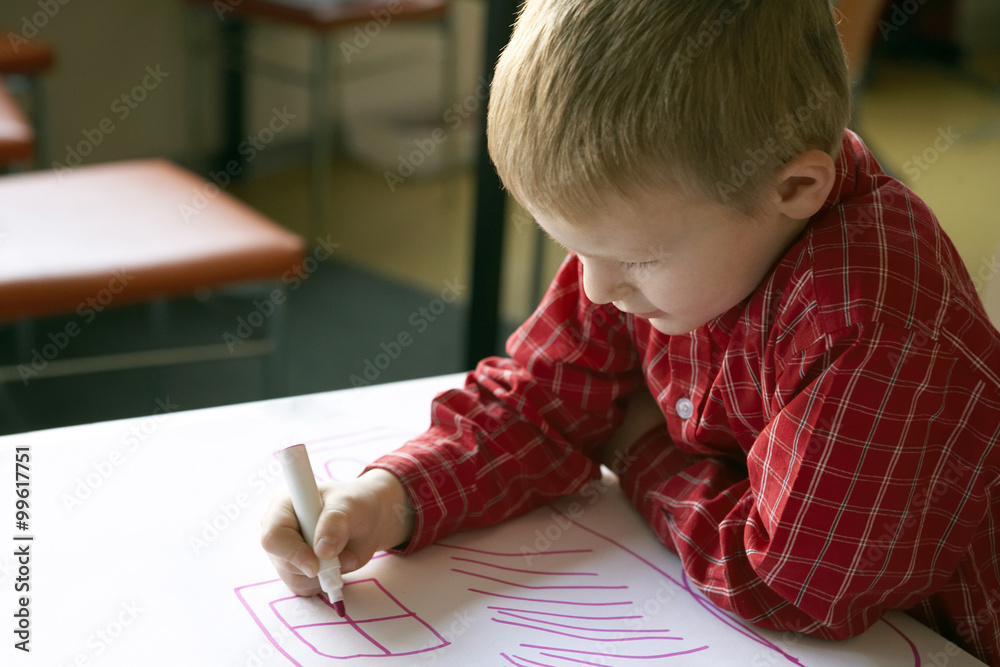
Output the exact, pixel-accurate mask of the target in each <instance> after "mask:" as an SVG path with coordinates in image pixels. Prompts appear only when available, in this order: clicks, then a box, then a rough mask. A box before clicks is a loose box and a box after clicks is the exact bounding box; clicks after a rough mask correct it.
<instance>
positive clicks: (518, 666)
mask: <svg viewBox="0 0 1000 667" xmlns="http://www.w3.org/2000/svg"><path fill="white" fill-rule="evenodd" d="M500 657H501V658H503V659H504V660H506V661H507V662H509V663H510V664H512V665H514V667H528V665H525V664H523V662H528V663H531V664H532V665H539V667H556V666H555V665H546V664H545V663H541V662H535V661H534V660H525V659H524V658H522V657H521V656H519V655H515V656H514V658H517V659H518V660H521V661H522V662H517V661H515V660H514V658H512V657H510V656H509V655H507V654H506V653H501V654H500Z"/></svg>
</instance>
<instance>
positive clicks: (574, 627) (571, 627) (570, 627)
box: [493, 611, 670, 634]
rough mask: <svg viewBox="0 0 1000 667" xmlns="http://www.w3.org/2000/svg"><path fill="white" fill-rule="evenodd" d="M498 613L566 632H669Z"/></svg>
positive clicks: (662, 629) (666, 630)
mask: <svg viewBox="0 0 1000 667" xmlns="http://www.w3.org/2000/svg"><path fill="white" fill-rule="evenodd" d="M500 613H501V614H506V615H507V616H512V617H514V618H518V619H520V620H522V621H530V622H532V623H543V624H545V625H554V626H556V627H557V628H566V629H567V630H590V631H591V632H634V633H643V634H649V633H651V632H670V629H669V628H657V629H655V630H645V629H640V630H626V629H623V628H587V627H584V626H580V625H566V624H565V623H556V622H555V621H543V620H542V619H540V618H531V617H530V616H522V615H520V614H515V613H513V612H510V611H501V612H500ZM493 620H496V619H493Z"/></svg>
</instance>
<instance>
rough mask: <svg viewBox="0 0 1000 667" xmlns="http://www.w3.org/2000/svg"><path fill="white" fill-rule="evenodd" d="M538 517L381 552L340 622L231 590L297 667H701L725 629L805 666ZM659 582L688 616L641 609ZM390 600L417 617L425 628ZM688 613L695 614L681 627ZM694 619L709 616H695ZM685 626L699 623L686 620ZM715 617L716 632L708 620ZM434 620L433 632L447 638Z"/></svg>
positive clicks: (780, 659) (321, 604)
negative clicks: (408, 551) (341, 665)
mask: <svg viewBox="0 0 1000 667" xmlns="http://www.w3.org/2000/svg"><path fill="white" fill-rule="evenodd" d="M405 438H406V434H403V433H400V432H396V431H392V430H390V429H385V428H381V427H379V428H376V429H372V430H367V431H361V432H357V433H353V434H347V435H343V436H337V437H332V438H328V439H326V440H323V441H316V442H315V443H310V452H311V453H312V454H314V460H317V461H323V462H324V465H322V467H321V468H318V469H317V476H318V477H322V476H325V478H326V479H347V478H349V477H353V476H354V475H357V474H358V473H359V472H360V471H361V470H362V469H363V466H364V463H363V462H364V461H366V460H371V454H372V451H371V449H370V448H371V447H373V446H376V445H377V446H378V448H379V449H385V450H389V449H392V448H395V446H397V445H398V444H400V443H401V442H402V441H403V440H405ZM605 500H606V501H607V502H608V503H611V504H609V505H608V506H607V510H606V511H607V516H610V515H611V514H613V512H615V511H617V510H618V509H621V510H622V511H624V510H625V509H626V508H627V504H626V502H625V501H624V499H617V498H615V497H608V498H605ZM614 503H618V504H620V505H621V508H616V507H615V505H614ZM602 507H603V505H602ZM596 508H597V506H595V512H596V511H597V510H596ZM548 509H549V512H551V513H549V512H546V513H545V514H546V515H547V516H549V518H548V519H546V517H545V516H542V515H541V514H538V515H536V517H535V518H534V519H532V518H530V517H526V518H525V520H526V521H528V522H529V523H527V524H526V525H525V526H523V527H518V526H516V525H513V524H508V525H505V526H498V527H496V528H494V529H491V530H490V531H485V532H478V533H470V534H464V535H456V536H455V537H454V538H453V539H451V540H449V542H452V543H440V542H439V543H438V544H436V545H434V546H432V547H429V548H427V549H426V550H424V552H422V553H421V554H418V555H415V556H412V557H409V558H406V559H398V560H397V559H395V558H392V559H390V560H391V561H392V562H390V561H389V560H383V559H385V558H387V556H388V554H384V553H382V554H377V555H376V556H375V557H374V559H373V560H374V561H380V564H379V565H376V566H375V568H374V571H372V570H367V569H366V570H364V571H362V572H361V573H359V574H363V573H364V572H368V573H369V576H368V578H365V579H360V580H357V581H352V582H348V583H347V584H346V586H345V594H348V595H349V603H348V605H347V607H348V617H347V618H340V617H339V616H337V614H336V612H335V611H334V610H333V608H332V607H331V606H330V605H329V604H328V603H327V602H326V601H325V600H324V599H322V598H299V597H296V596H294V595H291V594H290V592H289V591H288V589H287V588H286V587H285V585H284V583H283V582H282V581H281V580H280V579H277V580H271V581H265V582H260V583H256V584H251V585H248V586H242V587H239V588H237V589H236V594H237V596H238V597H239V599H240V601H241V602H242V604H243V606H244V607H245V608H246V609H247V611H248V612H249V614H250V616H251V617H252V618H253V620H254V622H255V623H256V624H257V625H258V626H259V627H260V629H261V630H262V631H263V633H264V634H265V636H266V637H267V639H268V641H270V642H271V643H272V644H273V645H274V646H275V648H277V650H278V651H279V652H280V653H282V654H283V655H284V656H285V657H287V658H288V659H289V660H290V661H291V663H292V664H294V665H296V666H298V667H303V666H304V665H323V664H328V663H329V662H330V661H345V660H346V661H350V660H365V659H370V658H381V659H383V660H381V664H385V665H393V664H407V665H408V664H410V663H411V659H408V658H407V656H411V657H412V656H416V655H419V654H429V653H431V652H434V651H440V650H442V649H447V650H446V651H445V652H444V653H442V654H441V655H432V656H427V657H428V658H430V660H429V662H430V661H432V660H433V659H435V658H438V659H441V658H443V659H444V660H446V661H448V664H452V662H451V661H452V658H453V657H455V658H458V656H463V657H461V658H458V659H459V662H456V663H454V664H471V663H468V662H463V660H464V659H465V658H467V657H468V656H469V655H470V654H474V655H476V656H477V658H476V659H477V660H478V659H479V658H481V657H485V656H486V655H487V651H488V654H489V655H491V656H496V657H497V658H499V660H496V658H495V659H494V661H495V662H496V663H497V664H507V665H511V666H514V667H558V666H564V667H566V666H568V667H573V666H578V665H595V666H597V665H605V666H607V665H615V666H617V667H626V666H630V665H643V664H670V663H674V664H676V663H677V662H680V663H683V664H691V661H695V662H696V663H697V664H709V663H711V662H712V658H713V657H714V656H716V655H717V654H716V653H715V652H714V651H713V649H715V648H717V647H716V646H715V645H714V643H713V642H712V637H714V636H715V635H717V634H720V633H722V632H724V633H725V634H726V635H728V636H731V637H734V638H739V641H740V642H741V643H742V645H743V646H744V647H745V646H747V644H749V645H750V646H751V647H756V648H755V649H753V650H756V651H760V652H761V653H759V654H760V655H770V656H772V659H771V663H769V664H791V665H799V666H800V667H805V666H806V665H807V664H809V663H808V662H807V661H806V660H804V659H800V657H798V656H796V655H794V654H793V653H795V652H799V649H801V648H802V647H801V646H799V647H798V648H796V647H795V646H783V645H782V644H781V642H780V641H779V640H772V639H770V638H769V637H770V636H773V635H769V634H768V633H765V632H763V631H758V630H757V629H755V628H753V627H752V626H750V625H748V624H746V623H744V622H742V621H740V620H739V619H737V618H735V617H734V616H732V615H730V614H728V613H726V612H724V611H721V610H720V609H718V608H717V607H716V606H715V605H714V604H713V603H712V602H711V601H709V600H708V599H707V598H705V597H704V596H703V595H702V594H701V593H700V592H699V591H698V590H697V589H696V588H695V587H694V586H693V584H692V583H691V582H690V581H689V580H688V578H687V577H686V575H685V574H684V573H683V572H681V573H680V574H678V575H676V576H671V574H670V573H668V572H667V571H666V570H665V569H663V568H664V567H667V565H663V566H662V567H661V566H658V565H657V564H655V563H654V562H653V561H651V560H648V559H647V558H645V557H643V556H641V555H640V554H639V553H638V552H637V551H634V550H633V549H630V548H629V547H627V546H625V544H623V543H622V542H621V541H617V540H616V539H614V538H612V537H610V536H608V535H605V534H603V533H602V532H601V531H598V530H595V529H594V528H590V527H588V526H587V525H584V524H583V523H581V522H580V521H577V520H575V519H574V518H571V517H570V516H568V515H566V514H565V513H563V512H561V511H559V510H558V509H557V508H556V507H554V506H550V507H549V508H548ZM598 515H599V514H598ZM607 516H606V517H605V520H608V519H607ZM531 521H536V522H537V523H530V522H531ZM553 521H554V523H553ZM588 523H593V522H591V521H588ZM553 525H558V526H559V527H560V533H559V535H558V537H557V538H556V537H553V541H554V540H555V539H559V540H562V541H561V542H560V544H559V546H560V547H562V548H560V549H553V550H544V549H542V550H537V549H530V548H528V549H526V548H524V545H526V544H527V542H525V540H526V539H530V538H527V537H526V536H527V535H529V534H530V533H531V530H532V528H535V527H536V526H537V527H538V530H536V531H535V535H536V536H538V535H543V531H547V530H549V529H551V528H552V526H553ZM595 525H600V524H599V523H598V524H595ZM536 544H537V542H536ZM501 545H502V546H501ZM516 545H522V546H521V548H520V549H519V548H518V547H517V546H516ZM477 547H478V548H477ZM491 547H492V549H491ZM526 554H530V556H526ZM609 563H613V567H609V565H608V564H609ZM381 566H384V568H382V567H381ZM644 566H645V567H644ZM385 568H391V569H385ZM622 573H628V574H627V575H626V576H621V575H622ZM376 576H377V577H378V579H376V578H375V577H376ZM380 581H381V582H385V586H383V584H382V583H380ZM660 582H669V583H670V584H672V585H673V587H674V589H673V590H676V592H677V594H678V596H679V597H678V599H677V600H675V602H677V603H680V602H682V599H683V602H684V603H683V604H681V605H680V608H681V609H684V610H686V611H677V610H676V609H673V610H671V609H670V608H669V607H670V606H669V605H668V606H665V607H664V609H667V611H665V612H664V613H663V614H662V615H660V611H655V612H651V613H650V612H647V611H645V610H644V608H643V601H644V600H646V601H648V600H649V599H650V597H649V590H646V588H647V587H651V586H656V585H658V584H659V583H660ZM626 583H629V584H632V585H631V586H629V585H625V584H626ZM387 587H389V588H392V589H393V590H394V591H396V595H393V594H391V593H390V592H389V590H388V589H387ZM397 596H398V597H397ZM400 598H402V599H404V600H407V601H408V604H409V605H410V606H413V607H417V608H419V609H420V611H421V613H422V615H423V616H424V617H425V618H427V619H429V620H430V623H428V622H426V621H424V620H423V619H422V618H420V616H418V614H417V613H416V612H414V611H411V610H410V609H408V608H407V606H406V605H404V604H403V602H402V601H401V600H400ZM692 601H693V602H692ZM693 609H698V614H695V615H694V616H691V617H690V618H688V617H687V616H685V614H688V615H690V614H691V612H692V611H693ZM701 610H704V611H705V612H707V614H706V615H705V616H704V617H700V614H701ZM468 612H471V613H472V614H473V615H478V614H482V619H483V620H484V621H486V623H485V627H484V626H483V625H478V624H477V625H476V626H475V630H474V632H475V633H476V634H478V635H481V636H482V640H481V641H477V638H476V637H475V636H474V635H469V636H466V637H464V638H463V640H462V641H458V639H457V638H458V636H460V635H461V633H462V632H464V630H463V628H464V627H465V626H464V625H462V624H461V623H459V625H458V626H456V625H455V623H456V622H458V621H456V619H460V618H461V616H460V614H461V613H468ZM484 612H485V614H484ZM477 617H478V616H477ZM695 617H700V618H701V620H698V621H697V622H696V623H692V622H691V619H692V618H695ZM713 617H714V618H715V619H716V620H717V621H719V622H720V623H722V624H723V625H722V626H718V625H715V624H714V623H712V622H711V621H707V622H706V620H707V619H711V618H713ZM882 622H883V623H885V624H886V625H887V626H888V627H889V628H891V629H892V630H893V631H894V634H895V635H898V636H899V637H901V638H902V641H903V642H905V645H906V649H905V651H906V654H907V655H906V657H905V659H901V658H895V659H897V660H900V661H899V662H897V663H895V664H912V665H914V667H920V666H921V660H920V655H919V651H918V650H917V648H916V646H915V644H914V642H913V641H912V640H911V639H910V638H909V637H908V636H907V635H906V634H905V633H904V632H903V631H902V630H900V629H899V628H897V627H895V626H894V625H892V624H891V623H889V622H888V621H882ZM431 623H433V624H434V625H436V626H438V627H439V628H441V629H442V632H443V636H442V634H441V633H439V632H438V631H437V630H435V629H434V627H432V626H431ZM449 624H450V625H449ZM713 625H714V627H707V626H713ZM671 626H672V627H673V628H674V629H671ZM444 628H448V629H447V630H445V629H444ZM491 628H492V630H491ZM484 630H485V632H483V631H484ZM456 633H457V634H456ZM445 637H447V639H446V638H445ZM452 641H454V644H452ZM487 646H489V647H490V648H487ZM911 653H912V656H911V655H910V654H911ZM806 654H807V655H808V652H807V653H806ZM392 658H399V659H400V661H398V662H397V661H393V660H392ZM685 658H686V660H685ZM384 659H388V662H387V661H386V660H384ZM670 659H675V660H670ZM902 660H905V663H904V662H903V661H902ZM911 660H912V662H911ZM501 661H502V662H501ZM643 661H644V662H643ZM650 661H652V662H650ZM366 664H367V663H366Z"/></svg>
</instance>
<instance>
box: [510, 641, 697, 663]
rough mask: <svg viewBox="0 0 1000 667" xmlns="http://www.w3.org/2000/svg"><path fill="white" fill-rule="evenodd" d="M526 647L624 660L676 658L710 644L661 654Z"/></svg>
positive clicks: (529, 645) (556, 647)
mask: <svg viewBox="0 0 1000 667" xmlns="http://www.w3.org/2000/svg"><path fill="white" fill-rule="evenodd" d="M521 646H523V647H524V648H535V649H538V650H539V651H564V652H566V653H579V654H581V655H593V656H597V657H599V658H620V659H623V660H655V659H657V658H675V657H677V656H679V655H688V654H690V653H697V652H699V651H704V650H706V649H707V648H708V646H699V647H698V648H691V649H688V650H686V651H675V652H674V653H661V654H659V655H621V654H616V653H597V652H595V651H580V650H577V649H569V648H559V647H558V646H535V645H534V644H521ZM542 655H544V656H545V657H547V658H562V657H563V656H561V655H553V654H552V653H542Z"/></svg>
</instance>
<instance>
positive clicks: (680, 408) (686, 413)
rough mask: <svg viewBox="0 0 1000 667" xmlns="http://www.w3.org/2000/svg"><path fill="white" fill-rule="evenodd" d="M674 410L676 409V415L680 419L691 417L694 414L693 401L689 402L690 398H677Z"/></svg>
mask: <svg viewBox="0 0 1000 667" xmlns="http://www.w3.org/2000/svg"><path fill="white" fill-rule="evenodd" d="M674 410H676V411H677V416H678V417H680V418H681V419H691V416H692V415H694V403H692V402H691V399H690V398H681V399H678V401H677V404H676V405H675V406H674Z"/></svg>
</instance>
